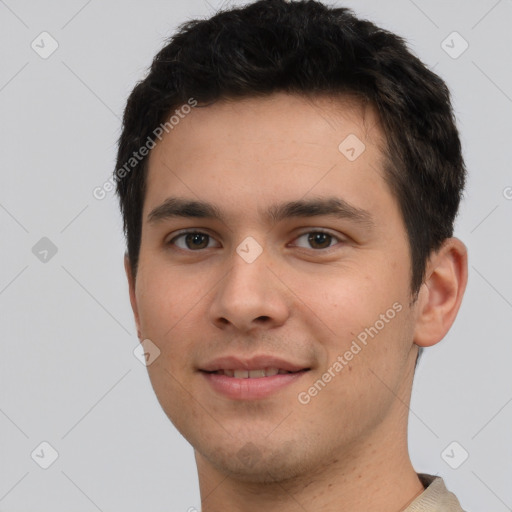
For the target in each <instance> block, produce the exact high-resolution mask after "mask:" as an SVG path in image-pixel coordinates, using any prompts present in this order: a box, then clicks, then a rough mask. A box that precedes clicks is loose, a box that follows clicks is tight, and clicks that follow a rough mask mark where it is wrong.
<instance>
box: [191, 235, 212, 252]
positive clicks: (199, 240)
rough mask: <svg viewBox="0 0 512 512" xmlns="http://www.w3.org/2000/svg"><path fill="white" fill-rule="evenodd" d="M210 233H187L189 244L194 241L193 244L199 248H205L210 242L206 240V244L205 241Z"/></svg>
mask: <svg viewBox="0 0 512 512" xmlns="http://www.w3.org/2000/svg"><path fill="white" fill-rule="evenodd" d="M207 236H208V235H203V234H201V233H191V234H189V235H187V237H186V239H187V245H189V242H192V245H193V246H194V247H195V248H196V249H197V248H200V249H203V248H204V247H206V245H208V242H206V245H205V244H204V241H205V240H206V239H207ZM203 246H204V247H203Z"/></svg>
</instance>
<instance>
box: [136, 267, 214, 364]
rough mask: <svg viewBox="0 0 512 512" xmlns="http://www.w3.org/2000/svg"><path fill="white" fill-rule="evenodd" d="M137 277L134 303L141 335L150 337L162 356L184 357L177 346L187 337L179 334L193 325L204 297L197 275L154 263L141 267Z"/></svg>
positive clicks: (204, 291)
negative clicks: (188, 274) (185, 276)
mask: <svg viewBox="0 0 512 512" xmlns="http://www.w3.org/2000/svg"><path fill="white" fill-rule="evenodd" d="M141 278H142V279H141V281H140V286H139V287H138V289H137V303H138V308H139V317H140V323H141V329H142V335H143V336H144V337H145V338H149V339H151V341H153V343H155V344H156V345H157V346H158V347H159V349H160V350H161V352H162V354H163V355H170V353H171V352H172V355H173V356H174V357H173V358H172V359H175V356H176V355H181V357H183V356H185V355H186V350H185V347H183V346H181V345H184V344H185V343H186V339H187V336H184V335H183V334H184V331H185V330H187V329H189V330H191V329H192V328H193V325H194V322H193V319H194V318H197V314H198V313H197V312H198V310H200V308H201V307H202V301H203V300H206V298H207V297H206V296H205V294H207V291H208V288H207V286H206V285H205V284H204V283H203V282H201V280H199V279H197V278H194V277H190V278H184V277H183V276H182V275H180V274H179V273H177V272H176V271H175V270H174V269H172V268H163V267H162V266H160V267H159V266H158V264H154V265H151V267H149V266H148V267H146V268H144V267H142V268H141ZM178 333H179V335H178ZM196 334H197V333H196Z"/></svg>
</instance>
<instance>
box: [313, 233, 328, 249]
mask: <svg viewBox="0 0 512 512" xmlns="http://www.w3.org/2000/svg"><path fill="white" fill-rule="evenodd" d="M331 241H332V236H331V235H329V234H327V233H322V232H313V233H309V236H308V242H309V244H310V245H311V246H312V247H313V249H326V248H327V247H329V246H330V245H331Z"/></svg>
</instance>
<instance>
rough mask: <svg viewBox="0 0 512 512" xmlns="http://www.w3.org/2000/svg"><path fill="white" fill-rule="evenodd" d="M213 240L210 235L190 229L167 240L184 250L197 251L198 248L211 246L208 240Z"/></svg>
mask: <svg viewBox="0 0 512 512" xmlns="http://www.w3.org/2000/svg"><path fill="white" fill-rule="evenodd" d="M211 241H213V239H212V237H211V236H210V235H208V234H206V233H201V232H200V231H191V232H187V233H181V234H180V235H178V236H175V237H174V238H173V239H172V240H170V241H169V244H170V245H176V246H177V247H179V248H180V249H183V250H185V251H197V250H200V249H207V248H208V247H212V245H211V244H210V242H211Z"/></svg>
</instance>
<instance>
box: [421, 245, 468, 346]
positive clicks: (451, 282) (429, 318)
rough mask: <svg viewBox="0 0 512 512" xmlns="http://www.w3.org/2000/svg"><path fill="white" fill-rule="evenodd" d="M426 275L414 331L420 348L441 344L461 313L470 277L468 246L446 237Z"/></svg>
mask: <svg viewBox="0 0 512 512" xmlns="http://www.w3.org/2000/svg"><path fill="white" fill-rule="evenodd" d="M425 275H426V278H425V282H424V283H423V284H422V286H421V289H420V293H419V296H418V302H417V307H418V309H417V315H416V325H415V330H414V343H416V345H418V346H420V347H430V346H432V345H435V344H436V343H439V342H440V341H441V340H442V339H443V338H444V337H445V335H446V333H447V332H448V330H449V329H450V327H451V326H452V324H453V322H454V320H455V317H456V316H457V313H458V311H459V308H460V305H461V303H462V297H463V295H464V291H465V289H466V283H467V278H468V263H467V249H466V246H465V245H464V244H463V243H462V242H461V241H460V240H459V239H458V238H448V239H446V240H445V241H444V243H443V245H442V246H441V248H440V249H439V250H438V251H436V252H435V253H432V255H431V257H430V258H429V261H428V263H427V269H426V274H425Z"/></svg>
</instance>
